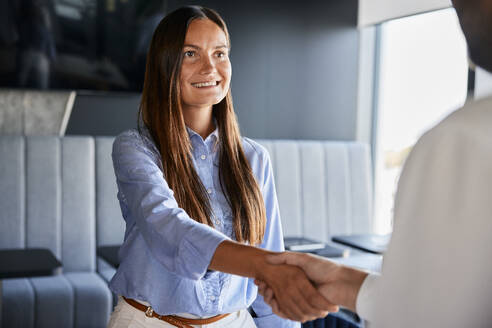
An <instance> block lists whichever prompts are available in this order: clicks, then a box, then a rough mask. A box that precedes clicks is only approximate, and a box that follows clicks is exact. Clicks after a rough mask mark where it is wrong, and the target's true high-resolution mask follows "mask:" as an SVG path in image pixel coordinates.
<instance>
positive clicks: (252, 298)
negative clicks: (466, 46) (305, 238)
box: [110, 128, 300, 328]
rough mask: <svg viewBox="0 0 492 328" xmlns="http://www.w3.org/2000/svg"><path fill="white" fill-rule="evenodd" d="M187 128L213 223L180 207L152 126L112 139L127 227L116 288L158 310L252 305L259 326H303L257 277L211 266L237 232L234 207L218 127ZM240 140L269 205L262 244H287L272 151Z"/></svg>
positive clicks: (216, 310) (200, 312) (202, 311)
mask: <svg viewBox="0 0 492 328" xmlns="http://www.w3.org/2000/svg"><path fill="white" fill-rule="evenodd" d="M188 135H189V138H190V140H191V144H192V147H193V162H194V165H195V168H196V171H197V173H198V175H199V176H200V178H201V180H202V183H203V185H204V186H205V189H206V190H207V192H208V194H209V196H210V204H211V206H212V209H213V217H212V221H213V224H214V227H215V229H214V228H212V227H210V226H207V225H205V224H201V223H198V222H197V221H195V220H193V219H191V218H190V217H189V216H188V214H187V213H186V212H185V211H184V210H183V209H181V208H180V207H179V206H178V204H177V202H176V200H175V198H174V196H173V191H172V190H171V189H170V188H169V186H168V184H167V182H166V180H165V179H164V176H163V172H162V161H161V157H160V154H159V151H158V150H157V148H156V146H155V144H154V143H153V141H152V138H151V137H150V135H149V133H148V131H147V130H146V129H145V128H144V129H143V130H142V134H139V133H138V132H137V131H136V130H130V131H127V132H124V133H122V134H121V135H119V136H118V137H117V138H116V140H115V142H114V144H113V154H112V156H113V164H114V170H115V174H116V180H117V185H118V200H119V201H120V206H121V211H122V214H123V218H124V219H125V222H126V231H125V239H124V242H123V245H122V247H121V249H120V253H119V257H120V266H119V268H118V270H117V271H116V274H115V275H114V277H113V279H112V280H111V282H110V288H111V290H112V291H113V292H115V293H116V294H118V295H123V296H126V297H128V298H133V299H137V300H141V301H145V302H148V303H150V304H151V306H152V307H153V309H154V311H155V312H157V313H159V314H177V313H190V314H194V315H197V316H200V317H207V316H213V315H217V314H222V313H230V312H234V311H238V310H241V309H245V308H248V307H249V306H252V307H253V310H254V311H255V313H256V314H257V316H258V317H257V318H255V322H256V325H257V326H258V327H260V328H262V327H265V328H266V327H299V326H300V324H299V323H294V322H292V321H289V320H284V319H282V318H280V317H278V316H276V315H274V314H272V310H271V308H270V306H268V305H267V304H266V303H265V302H264V301H263V298H262V297H261V295H259V294H258V293H257V287H256V286H255V285H254V283H253V280H252V279H248V278H244V277H240V276H236V275H231V274H226V273H222V272H216V271H210V270H207V269H208V266H209V264H210V260H211V259H212V256H213V254H214V253H215V249H216V248H217V246H218V245H219V244H220V243H221V242H222V241H224V240H227V239H235V238H234V232H233V226H232V212H231V209H230V207H229V205H228V203H227V201H226V198H225V196H224V194H223V192H222V190H221V187H220V181H219V166H218V161H219V156H218V151H217V150H218V146H217V143H218V142H219V140H218V131H217V129H216V130H215V131H214V132H213V133H212V134H211V135H209V136H208V137H207V138H206V139H205V140H203V139H202V137H201V136H200V135H199V134H197V133H195V132H194V131H192V130H191V129H188ZM242 141H243V149H244V153H245V155H246V158H247V159H248V161H249V163H250V165H251V168H252V170H253V174H254V176H255V177H256V180H257V181H258V184H259V186H260V188H261V192H262V195H263V199H264V201H265V206H266V216H267V223H266V231H265V237H264V240H263V243H262V244H261V245H260V247H261V248H265V249H269V250H273V251H282V250H284V245H283V237H282V227H281V224H280V215H279V209H278V203H277V197H276V193H275V185H274V180H273V173H272V169H271V163H270V159H269V156H268V152H267V151H266V150H265V148H263V147H262V146H261V145H259V144H258V143H256V142H254V141H253V140H251V139H248V138H243V139H242Z"/></svg>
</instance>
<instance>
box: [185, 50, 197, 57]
mask: <svg viewBox="0 0 492 328" xmlns="http://www.w3.org/2000/svg"><path fill="white" fill-rule="evenodd" d="M184 56H185V57H194V56H195V52H194V51H192V50H188V51H185V53H184Z"/></svg>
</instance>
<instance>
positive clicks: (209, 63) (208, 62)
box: [200, 56, 215, 74]
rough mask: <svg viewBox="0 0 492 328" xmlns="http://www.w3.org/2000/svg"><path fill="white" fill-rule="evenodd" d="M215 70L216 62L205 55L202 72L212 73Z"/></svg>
mask: <svg viewBox="0 0 492 328" xmlns="http://www.w3.org/2000/svg"><path fill="white" fill-rule="evenodd" d="M214 71H215V63H214V62H213V60H212V58H210V57H209V56H204V57H203V60H202V67H201V69H200V73H201V74H210V73H212V72H214Z"/></svg>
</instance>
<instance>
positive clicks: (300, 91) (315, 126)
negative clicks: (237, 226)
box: [66, 0, 371, 140]
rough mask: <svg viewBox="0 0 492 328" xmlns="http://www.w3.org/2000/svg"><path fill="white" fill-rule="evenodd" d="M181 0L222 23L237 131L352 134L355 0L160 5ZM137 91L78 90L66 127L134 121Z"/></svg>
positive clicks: (89, 128) (89, 130) (84, 130)
mask: <svg viewBox="0 0 492 328" xmlns="http://www.w3.org/2000/svg"><path fill="white" fill-rule="evenodd" d="M120 1H121V0H120ZM186 4H198V5H202V6H206V7H210V8H213V9H216V10H217V11H218V12H219V13H220V14H221V15H222V16H223V18H224V20H225V21H226V23H227V24H228V27H229V31H230V34H231V43H232V52H231V61H232V68H233V74H232V94H233V98H234V104H235V110H236V113H237V116H238V119H239V124H240V127H241V132H242V133H243V134H244V135H246V136H249V137H253V138H284V139H332V140H355V139H356V134H357V131H356V130H357V115H358V114H357V89H358V86H357V78H358V61H359V49H358V46H359V33H358V30H357V6H358V1H357V0H344V1H339V0H305V1H292V0H286V1H280V0H270V1H261V0H251V1H228V0H204V1H200V2H198V1H178V0H168V1H167V3H166V4H165V6H164V8H166V9H165V11H166V12H170V11H172V10H174V9H177V8H179V7H180V6H183V5H186ZM139 98H140V95H139V94H138V93H121V92H120V93H101V92H87V91H86V92H79V93H78V94H77V98H76V100H75V104H74V107H73V110H72V114H71V117H70V120H69V122H68V126H67V131H66V133H67V134H90V135H115V134H118V133H119V132H121V131H123V130H125V129H128V128H131V127H134V126H135V122H136V112H137V109H138V103H139V100H140V99H139ZM366 124H367V125H370V124H371V122H369V121H368V122H366Z"/></svg>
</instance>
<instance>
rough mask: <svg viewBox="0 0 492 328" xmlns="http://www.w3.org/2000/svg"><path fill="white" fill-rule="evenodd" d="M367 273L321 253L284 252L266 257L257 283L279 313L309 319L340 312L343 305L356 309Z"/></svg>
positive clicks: (291, 317) (258, 272) (269, 302)
mask: <svg viewBox="0 0 492 328" xmlns="http://www.w3.org/2000/svg"><path fill="white" fill-rule="evenodd" d="M366 276H367V273H366V272H363V271H359V270H356V269H352V268H349V267H345V266H342V265H339V264H337V263H335V262H333V261H330V260H327V259H325V258H322V257H320V256H316V255H312V254H306V253H295V252H282V253H270V254H268V255H266V256H265V257H264V265H262V266H261V268H258V270H257V275H256V277H255V284H256V285H257V286H258V288H259V293H260V294H261V295H262V296H263V297H264V299H265V302H266V303H267V304H269V305H270V306H271V307H272V310H273V312H274V313H275V314H277V315H278V316H280V317H283V318H287V319H291V320H295V321H301V322H306V321H309V320H314V319H317V318H322V317H325V316H327V315H328V313H329V312H337V311H338V308H339V306H343V307H345V308H348V309H350V310H352V311H354V312H355V304H356V300H357V294H358V292H359V289H360V287H361V285H362V283H363V281H364V279H365V278H366Z"/></svg>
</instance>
